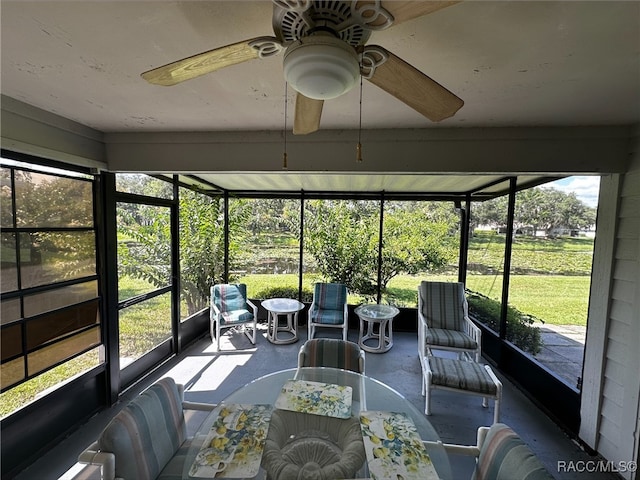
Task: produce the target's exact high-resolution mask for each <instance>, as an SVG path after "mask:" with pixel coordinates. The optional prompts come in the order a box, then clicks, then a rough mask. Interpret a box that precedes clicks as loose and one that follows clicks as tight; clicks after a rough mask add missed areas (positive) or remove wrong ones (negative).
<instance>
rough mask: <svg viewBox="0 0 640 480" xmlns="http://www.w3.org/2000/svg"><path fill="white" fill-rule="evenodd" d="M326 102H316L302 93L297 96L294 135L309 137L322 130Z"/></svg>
mask: <svg viewBox="0 0 640 480" xmlns="http://www.w3.org/2000/svg"><path fill="white" fill-rule="evenodd" d="M323 105H324V100H314V99H313V98H309V97H305V96H304V95H302V94H301V93H298V95H297V96H296V117H295V119H294V121H293V134H294V135H307V134H308V133H313V132H315V131H317V130H318V129H319V128H320V118H321V117H322V106H323Z"/></svg>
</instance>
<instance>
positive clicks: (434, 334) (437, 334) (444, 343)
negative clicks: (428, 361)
mask: <svg viewBox="0 0 640 480" xmlns="http://www.w3.org/2000/svg"><path fill="white" fill-rule="evenodd" d="M425 340H426V344H427V345H431V346H433V345H439V346H441V347H453V348H465V349H467V350H471V349H475V348H478V342H476V341H475V340H474V339H473V338H471V337H470V336H469V335H467V334H466V333H464V332H460V331H458V330H445V329H442V328H430V329H429V330H427V337H426V339H425Z"/></svg>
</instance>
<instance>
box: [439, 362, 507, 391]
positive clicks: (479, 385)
mask: <svg viewBox="0 0 640 480" xmlns="http://www.w3.org/2000/svg"><path fill="white" fill-rule="evenodd" d="M427 359H428V361H429V366H430V367H431V373H432V375H431V383H432V384H434V385H440V386H442V387H450V388H457V389H460V390H468V391H470V392H477V393H486V394H488V395H496V393H497V387H496V384H495V383H494V382H493V379H492V378H491V376H490V375H489V373H488V372H487V371H486V370H485V369H484V367H483V366H482V365H480V364H479V363H476V362H465V361H461V360H456V359H453V358H443V357H432V356H430V357H427Z"/></svg>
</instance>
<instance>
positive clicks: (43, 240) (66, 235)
mask: <svg viewBox="0 0 640 480" xmlns="http://www.w3.org/2000/svg"><path fill="white" fill-rule="evenodd" d="M19 240H20V277H21V279H22V288H30V287H36V286H39V285H45V284H49V283H55V282H61V281H64V280H72V279H76V278H82V277H88V276H92V275H95V274H96V243H95V233H94V232H93V231H87V232H77V231H64V232H29V233H21V234H20V236H19Z"/></svg>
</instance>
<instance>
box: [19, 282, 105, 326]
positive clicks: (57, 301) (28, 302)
mask: <svg viewBox="0 0 640 480" xmlns="http://www.w3.org/2000/svg"><path fill="white" fill-rule="evenodd" d="M97 296H98V282H97V281H95V280H94V281H92V282H86V283H80V284H78V285H70V286H68V287H62V288H56V289H55V290H48V291H46V292H41V293H36V294H34V295H27V296H25V297H24V316H25V317H35V316H36V315H39V314H40V313H44V312H49V311H52V310H57V309H59V308H63V307H66V306H69V305H73V304H75V303H82V302H85V301H87V300H91V299H92V298H96V297H97Z"/></svg>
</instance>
